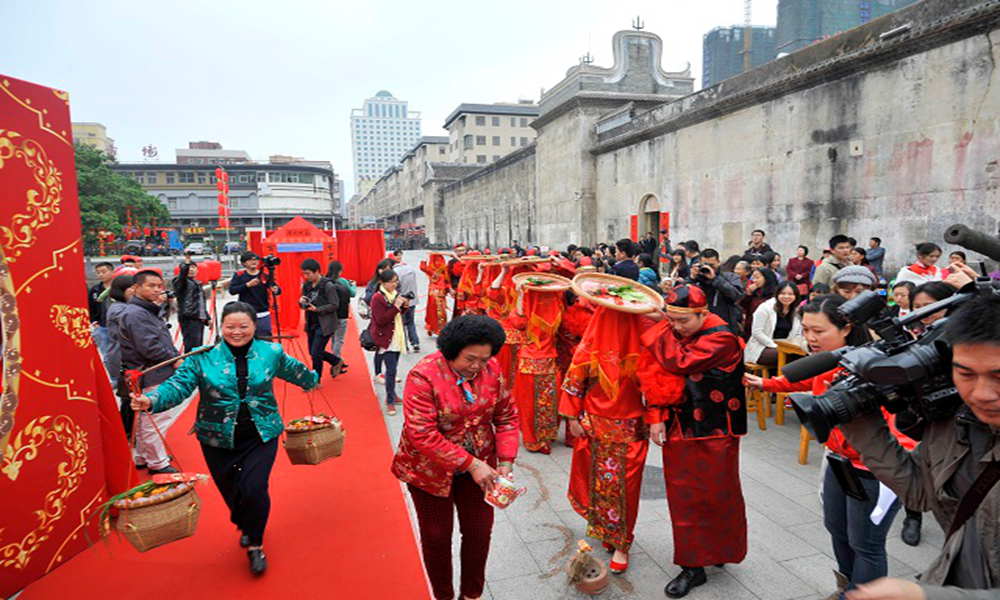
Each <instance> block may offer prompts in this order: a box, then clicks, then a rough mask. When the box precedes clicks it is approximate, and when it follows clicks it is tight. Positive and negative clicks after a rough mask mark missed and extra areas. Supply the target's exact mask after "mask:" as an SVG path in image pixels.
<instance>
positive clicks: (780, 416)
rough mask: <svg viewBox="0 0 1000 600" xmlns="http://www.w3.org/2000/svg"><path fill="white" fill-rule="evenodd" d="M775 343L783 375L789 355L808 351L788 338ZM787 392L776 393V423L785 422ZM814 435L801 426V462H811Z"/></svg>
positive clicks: (781, 423) (779, 368)
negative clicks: (811, 444) (810, 454)
mask: <svg viewBox="0 0 1000 600" xmlns="http://www.w3.org/2000/svg"><path fill="white" fill-rule="evenodd" d="M774 343H775V344H777V345H778V375H781V373H782V371H783V370H784V368H785V365H786V364H788V357H789V356H805V355H806V351H805V350H803V349H802V347H801V346H799V345H798V344H796V343H794V342H790V341H788V340H774ZM786 395H787V394H776V396H777V399H776V400H775V401H774V423H775V424H776V425H784V424H785V396H786ZM812 439H813V437H812V435H810V434H809V431H808V430H807V429H806V428H805V427H802V426H801V425H800V426H799V464H800V465H806V464H809V442H810V440H812Z"/></svg>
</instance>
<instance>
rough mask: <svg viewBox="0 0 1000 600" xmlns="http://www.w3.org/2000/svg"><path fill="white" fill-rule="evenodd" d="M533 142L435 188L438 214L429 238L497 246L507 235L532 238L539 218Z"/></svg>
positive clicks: (523, 240) (507, 241)
mask: <svg viewBox="0 0 1000 600" xmlns="http://www.w3.org/2000/svg"><path fill="white" fill-rule="evenodd" d="M535 162H536V161H535V145H534V144H531V145H529V146H526V147H525V148H523V149H521V150H518V151H516V152H512V153H510V154H508V155H507V156H505V157H503V158H501V159H500V160H498V161H497V162H495V163H494V164H492V165H490V166H488V167H485V168H483V169H480V170H478V171H476V172H475V173H474V174H472V175H470V176H468V177H465V178H464V179H462V180H460V181H457V182H454V183H450V184H448V185H446V186H444V187H442V188H440V190H439V191H437V193H436V195H437V201H438V203H439V204H438V206H439V207H440V210H439V211H438V210H435V211H434V212H435V214H438V215H441V216H439V217H438V218H437V219H436V227H435V229H434V231H433V237H432V238H431V240H432V241H433V242H435V243H438V244H442V243H447V244H449V245H454V244H457V243H459V242H464V243H466V244H472V245H473V246H476V247H480V248H483V247H490V248H498V247H501V246H506V245H508V244H510V243H511V241H512V240H517V241H519V242H521V243H522V244H524V243H528V242H527V240H534V239H535V238H536V237H537V236H536V232H535V231H533V229H532V227H533V223H538V222H539V215H538V212H537V203H536V195H535Z"/></svg>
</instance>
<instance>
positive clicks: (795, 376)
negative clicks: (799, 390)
mask: <svg viewBox="0 0 1000 600" xmlns="http://www.w3.org/2000/svg"><path fill="white" fill-rule="evenodd" d="M840 356H841V353H840V352H820V353H819V354H813V355H811V356H807V357H805V358H800V359H799V360H797V361H795V362H791V363H788V364H787V365H785V367H784V368H783V369H782V370H781V374H782V375H783V376H784V377H785V379H787V380H788V381H790V382H792V383H796V382H798V381H804V380H806V379H809V378H810V377H815V376H817V375H820V374H822V373H826V372H827V371H832V370H833V369H835V368H837V364H839V363H840Z"/></svg>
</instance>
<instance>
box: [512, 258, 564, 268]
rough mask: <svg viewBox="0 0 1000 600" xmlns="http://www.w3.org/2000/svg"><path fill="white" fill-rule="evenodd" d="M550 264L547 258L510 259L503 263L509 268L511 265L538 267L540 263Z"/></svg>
mask: <svg viewBox="0 0 1000 600" xmlns="http://www.w3.org/2000/svg"><path fill="white" fill-rule="evenodd" d="M547 262H552V261H551V260H550V259H549V258H547V257H544V256H522V257H521V258H511V259H508V260H505V261H503V264H505V265H507V266H508V267H509V266H513V265H540V264H542V263H547Z"/></svg>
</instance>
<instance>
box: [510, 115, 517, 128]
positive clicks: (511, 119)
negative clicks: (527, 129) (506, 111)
mask: <svg viewBox="0 0 1000 600" xmlns="http://www.w3.org/2000/svg"><path fill="white" fill-rule="evenodd" d="M510 126H511V127H517V118H516V117H511V118H510Z"/></svg>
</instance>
